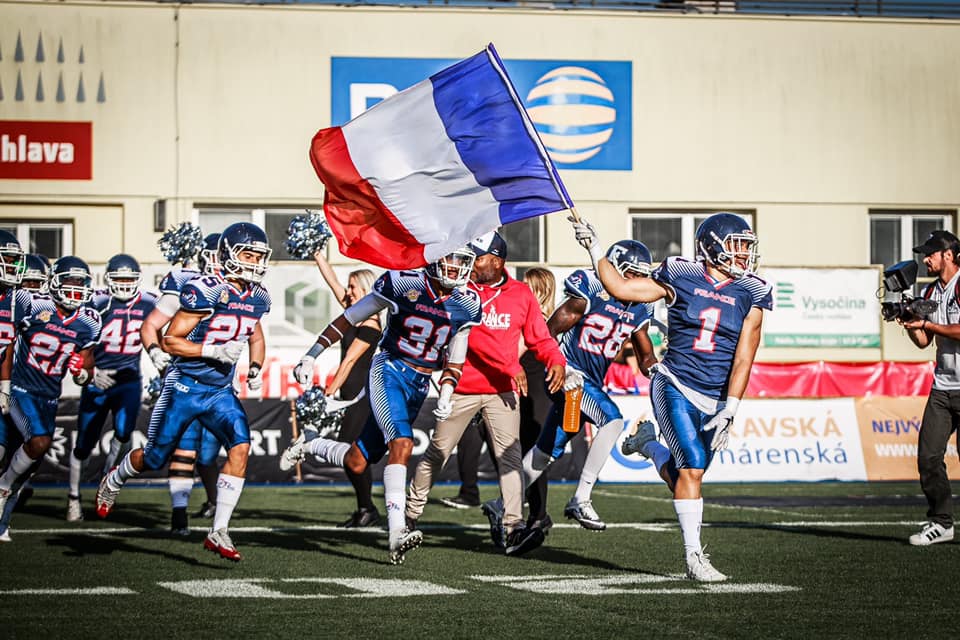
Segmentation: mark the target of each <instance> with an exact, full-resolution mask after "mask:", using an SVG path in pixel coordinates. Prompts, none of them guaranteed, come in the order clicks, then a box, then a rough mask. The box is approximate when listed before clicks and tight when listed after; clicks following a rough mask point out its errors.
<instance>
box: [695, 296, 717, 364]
mask: <svg viewBox="0 0 960 640" xmlns="http://www.w3.org/2000/svg"><path fill="white" fill-rule="evenodd" d="M719 326H720V309H719V308H718V307H707V308H706V309H704V310H703V311H701V312H700V334H699V335H698V336H697V339H696V340H694V341H693V348H694V350H695V351H706V352H708V353H713V350H714V349H716V348H717V343H716V341H714V339H713V337H714V336H715V335H716V334H717V327H719Z"/></svg>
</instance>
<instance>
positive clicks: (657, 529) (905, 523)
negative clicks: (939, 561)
mask: <svg viewBox="0 0 960 640" xmlns="http://www.w3.org/2000/svg"><path fill="white" fill-rule="evenodd" d="M805 515H809V514H805ZM924 522H926V521H925V520H892V521H881V520H877V521H870V520H823V521H820V520H794V521H790V520H780V521H777V522H758V523H747V524H752V525H755V526H770V527H917V526H920V525H922V524H923V523H924ZM703 526H704V527H710V526H711V524H710V523H709V522H704V523H703ZM724 526H726V525H724ZM417 528H419V529H420V530H421V531H446V530H451V531H462V530H474V531H489V529H490V526H489V525H486V524H483V525H480V524H436V525H430V524H423V525H418V527H417ZM553 528H554V529H580V528H581V527H580V525H579V524H573V523H557V524H555V525H553ZM678 528H679V526H678V525H677V524H676V523H675V522H608V523H607V529H630V530H633V531H648V532H651V533H663V532H668V531H676V530H677V529H678ZM204 530H205V529H203V528H201V527H197V528H196V529H194V530H193V532H194V533H200V532H203V531H204ZM305 531H320V532H331V533H344V532H345V531H346V529H344V528H343V527H339V526H336V525H309V526H306V527H230V533H301V532H305ZM350 531H351V532H360V533H377V534H382V533H384V532H385V530H384V529H381V528H380V527H358V528H355V529H350ZM10 533H11V534H14V535H40V536H51V535H88V536H105V535H123V534H126V533H154V534H157V535H158V536H159V537H168V536H169V534H170V531H169V529H166V528H161V527H157V528H149V529H148V528H145V527H111V528H109V529H94V528H81V529H74V528H72V527H63V528H60V529H11V530H10ZM0 548H5V547H0Z"/></svg>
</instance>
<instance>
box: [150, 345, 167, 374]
mask: <svg viewBox="0 0 960 640" xmlns="http://www.w3.org/2000/svg"><path fill="white" fill-rule="evenodd" d="M147 355H148V356H150V360H151V361H152V362H153V366H155V367H156V368H157V373H159V374H160V375H163V372H164V371H166V370H167V367H168V366H170V354H169V353H167V352H166V351H164V350H163V349H161V348H160V345H158V344H155V345H152V346H151V347H150V348H149V349H147Z"/></svg>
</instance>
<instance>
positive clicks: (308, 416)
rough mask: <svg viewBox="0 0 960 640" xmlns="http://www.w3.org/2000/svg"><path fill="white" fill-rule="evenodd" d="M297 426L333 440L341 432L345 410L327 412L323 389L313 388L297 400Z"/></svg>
mask: <svg viewBox="0 0 960 640" xmlns="http://www.w3.org/2000/svg"><path fill="white" fill-rule="evenodd" d="M296 409H297V424H298V425H299V426H300V428H301V429H308V430H311V431H316V432H318V433H319V434H320V435H322V436H324V437H327V438H333V437H336V434H337V433H338V432H339V431H340V423H341V421H342V420H343V412H344V411H345V409H338V410H336V411H332V412H329V413H328V412H327V398H326V396H324V395H323V389H322V388H320V387H313V388H312V389H310V390H308V391H304V392H303V394H302V395H301V396H300V397H299V398H297V402H296Z"/></svg>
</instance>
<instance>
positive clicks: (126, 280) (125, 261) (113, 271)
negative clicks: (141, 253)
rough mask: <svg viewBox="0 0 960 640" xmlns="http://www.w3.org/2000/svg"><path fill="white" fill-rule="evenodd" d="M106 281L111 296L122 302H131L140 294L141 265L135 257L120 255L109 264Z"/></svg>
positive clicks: (111, 259)
mask: <svg viewBox="0 0 960 640" xmlns="http://www.w3.org/2000/svg"><path fill="white" fill-rule="evenodd" d="M104 280H106V282H107V289H108V290H109V291H110V295H111V296H113V297H114V298H116V299H117V300H121V301H126V300H130V299H131V298H133V297H134V296H136V295H137V294H138V293H140V282H141V281H142V274H141V272H140V263H139V262H137V259H136V258H134V257H133V256H130V255H127V254H125V253H118V254H117V255H115V256H113V257H112V258H110V260H109V261H108V262H107V273H106V275H105V276H104Z"/></svg>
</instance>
